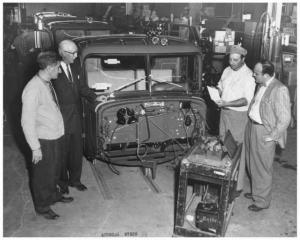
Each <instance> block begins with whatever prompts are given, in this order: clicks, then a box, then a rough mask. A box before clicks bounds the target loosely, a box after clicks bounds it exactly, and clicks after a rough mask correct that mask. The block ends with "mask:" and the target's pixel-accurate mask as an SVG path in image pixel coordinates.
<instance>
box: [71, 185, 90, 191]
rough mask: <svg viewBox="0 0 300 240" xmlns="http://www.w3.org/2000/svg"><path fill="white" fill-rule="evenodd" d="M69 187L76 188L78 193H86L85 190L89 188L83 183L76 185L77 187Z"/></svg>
mask: <svg viewBox="0 0 300 240" xmlns="http://www.w3.org/2000/svg"><path fill="white" fill-rule="evenodd" d="M69 186H70V187H74V188H76V189H77V190H78V191H85V190H87V187H86V186H84V185H83V184H82V183H80V184H76V185H73V184H70V185H69Z"/></svg>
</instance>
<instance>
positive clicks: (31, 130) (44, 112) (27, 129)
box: [21, 75, 65, 150]
mask: <svg viewBox="0 0 300 240" xmlns="http://www.w3.org/2000/svg"><path fill="white" fill-rule="evenodd" d="M22 102H23V107H22V117H21V124H22V127H23V131H24V135H25V138H26V140H27V142H28V144H29V146H30V148H31V149H32V150H36V149H38V148H40V143H39V139H47V140H55V139H58V138H60V137H61V136H63V135H64V132H65V130H64V122H63V118H62V115H61V112H60V110H59V108H58V106H57V104H56V103H55V101H54V99H53V97H52V94H51V92H50V89H49V87H48V86H47V85H46V83H45V82H44V81H43V80H41V78H39V77H38V76H37V75H36V76H34V77H33V78H32V79H31V80H30V81H29V83H28V84H27V85H26V87H25V88H24V91H23V94H22Z"/></svg>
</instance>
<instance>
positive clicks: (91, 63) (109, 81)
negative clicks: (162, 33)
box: [85, 56, 146, 91]
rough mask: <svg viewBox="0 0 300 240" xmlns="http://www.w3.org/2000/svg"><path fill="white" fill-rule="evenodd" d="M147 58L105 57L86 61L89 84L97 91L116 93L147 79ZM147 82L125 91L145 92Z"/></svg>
mask: <svg viewBox="0 0 300 240" xmlns="http://www.w3.org/2000/svg"><path fill="white" fill-rule="evenodd" d="M145 69H146V58H145V57H144V56H105V57H91V58H87V59H86V60H85V71H86V76H87V83H88V86H89V87H90V88H93V89H95V90H109V91H114V90H117V89H118V88H120V87H122V86H124V85H127V84H130V83H134V82H135V81H136V80H138V79H145V76H146V75H145ZM145 89H146V81H145V80H144V81H138V82H136V83H135V84H132V85H131V86H129V87H127V88H126V89H124V91H134V90H145Z"/></svg>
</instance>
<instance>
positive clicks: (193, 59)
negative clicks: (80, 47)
mask: <svg viewBox="0 0 300 240" xmlns="http://www.w3.org/2000/svg"><path fill="white" fill-rule="evenodd" d="M146 59H147V58H146V56H93V57H89V58H87V59H86V60H85V63H84V68H85V72H86V79H87V84H88V86H89V87H90V88H93V89H95V90H99V91H103V90H108V91H115V90H119V89H120V90H121V91H139V90H148V88H149V86H148V85H149V83H148V82H147V81H148V79H151V88H152V91H186V92H189V91H197V90H199V89H200V88H199V86H200V85H199V79H200V75H201V71H199V69H200V67H201V66H200V65H201V63H200V61H201V60H200V59H199V56H197V55H179V56H174V55H169V56H165V55H164V56H151V57H150V62H149V65H150V69H149V78H146V72H147V71H146V66H147V64H146Z"/></svg>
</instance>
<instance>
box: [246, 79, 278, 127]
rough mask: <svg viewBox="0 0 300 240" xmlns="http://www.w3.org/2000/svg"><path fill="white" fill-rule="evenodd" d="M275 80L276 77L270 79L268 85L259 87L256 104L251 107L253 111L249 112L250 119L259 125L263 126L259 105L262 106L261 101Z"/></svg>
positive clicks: (255, 98) (255, 99)
mask: <svg viewBox="0 0 300 240" xmlns="http://www.w3.org/2000/svg"><path fill="white" fill-rule="evenodd" d="M273 79H274V77H272V78H270V79H269V80H268V81H267V82H266V84H261V86H260V87H259V89H258V91H257V93H256V95H255V97H254V102H253V104H252V106H251V109H250V111H249V117H250V118H251V119H252V120H253V121H255V122H257V123H260V124H262V120H261V117H260V113H259V105H260V102H261V99H262V96H263V95H264V93H265V91H266V89H267V87H268V86H269V85H270V83H271V81H272V80H273Z"/></svg>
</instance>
